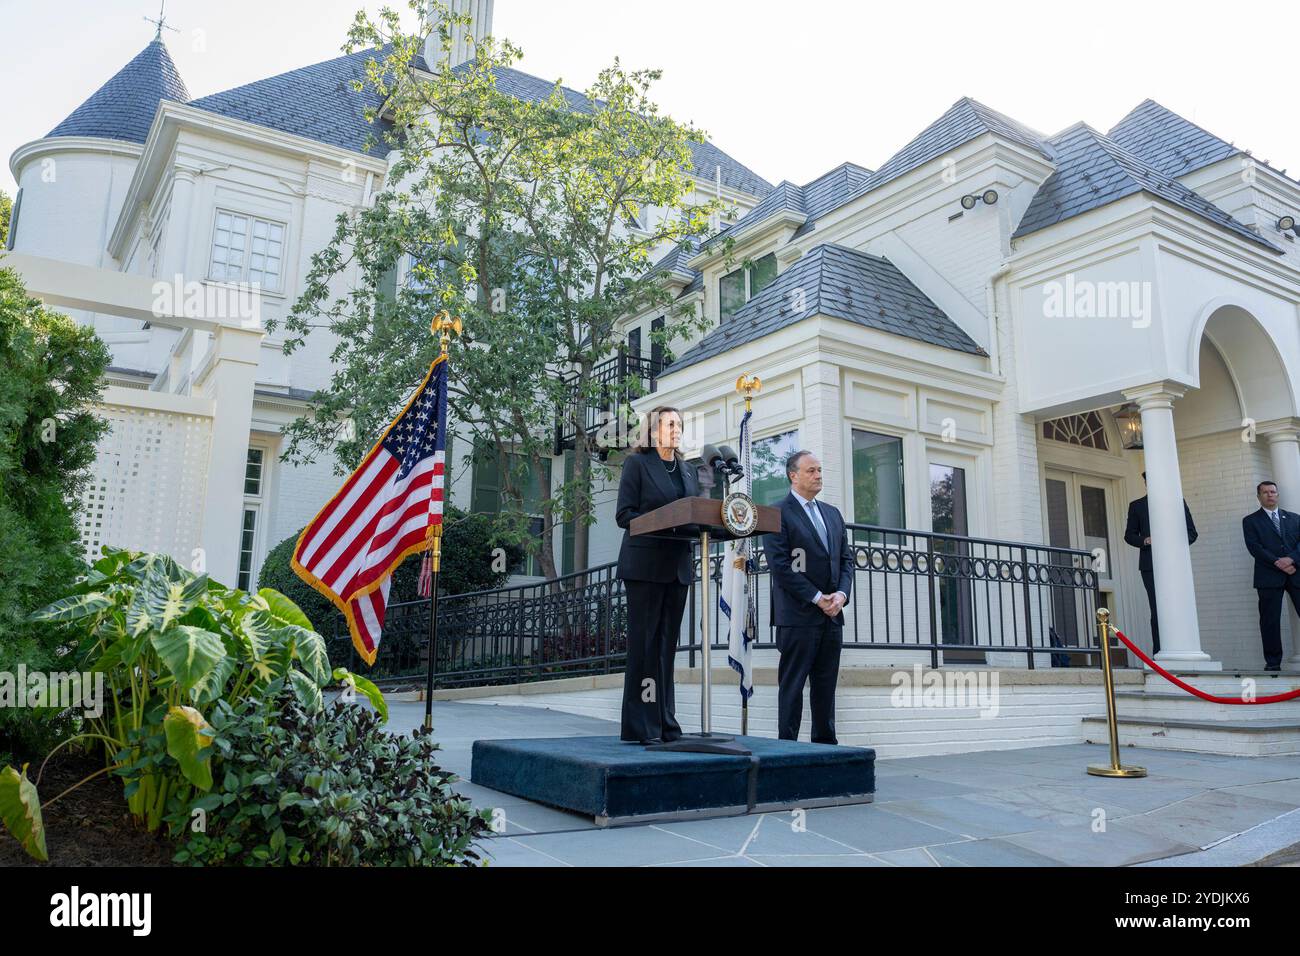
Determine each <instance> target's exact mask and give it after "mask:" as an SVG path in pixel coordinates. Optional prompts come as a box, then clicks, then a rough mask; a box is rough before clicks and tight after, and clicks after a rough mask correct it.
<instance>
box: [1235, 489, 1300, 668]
mask: <svg viewBox="0 0 1300 956" xmlns="http://www.w3.org/2000/svg"><path fill="white" fill-rule="evenodd" d="M1255 496H1256V497H1257V498H1259V506H1260V507H1259V510H1258V511H1255V512H1253V513H1251V514H1248V515H1246V517H1245V518H1243V519H1241V533H1242V535H1243V536H1244V537H1245V539H1246V550H1247V551H1249V552H1250V553H1251V556H1252V557H1254V559H1255V590H1256V591H1257V592H1258V593H1259V636H1260V639H1261V640H1262V641H1263V643H1264V670H1266V671H1280V670H1281V669H1282V598H1283V596H1284V595H1287V594H1289V595H1291V603H1292V604H1293V605H1295V609H1296V610H1297V611H1300V575H1297V573H1296V571H1297V569H1298V568H1300V515H1295V514H1292V513H1291V512H1290V511H1283V510H1282V509H1281V508H1279V507H1278V489H1277V485H1276V484H1275V483H1274V482H1271V481H1263V482H1260V484H1259V485H1258V486H1257V487H1256V488H1255Z"/></svg>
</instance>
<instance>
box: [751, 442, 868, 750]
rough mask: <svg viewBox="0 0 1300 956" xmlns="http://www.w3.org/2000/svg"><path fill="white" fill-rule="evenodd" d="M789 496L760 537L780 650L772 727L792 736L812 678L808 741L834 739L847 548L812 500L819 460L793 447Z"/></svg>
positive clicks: (838, 525)
mask: <svg viewBox="0 0 1300 956" xmlns="http://www.w3.org/2000/svg"><path fill="white" fill-rule="evenodd" d="M785 473H786V478H788V479H789V481H790V494H788V495H786V496H785V498H784V500H782V502H781V506H780V507H781V530H780V531H779V532H777V533H775V534H768V535H765V536H764V538H763V549H764V551H766V552H767V564H768V567H769V568H770V569H771V572H772V623H773V624H774V625H775V627H776V646H777V649H778V650H779V651H780V652H781V663H780V664H779V665H778V667H777V683H778V685H779V686H778V689H777V730H778V732H779V736H780V737H781V739H782V740H798V739H799V725H800V723H801V722H802V720H803V688H804V684H806V683H809V682H810V681H811V685H812V686H811V694H810V697H811V703H812V742H813V743H815V744H837V743H839V740H837V739H836V737H835V685H836V683H837V682H838V680H839V676H840V649H841V648H842V647H843V644H844V614H843V608H844V605H845V604H846V603H847V602H848V599H849V595H850V594H851V593H852V592H853V552H852V550H851V549H850V548H849V539H848V535H847V534H846V532H845V526H844V517H843V516H842V515H841V514H840V512H839V510H838V509H837V508H835V507H833V506H831V505H828V504H823V503H822V502H819V501H817V495H818V494H820V493H821V490H822V465H821V462H820V461H818V460H817V459H816V458H815V457H813V454H812V452H808V451H799V452H795V453H794V454H793V455H791V456H790V457H789V458H788V459H787V460H786V464H785Z"/></svg>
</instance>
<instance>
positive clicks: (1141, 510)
mask: <svg viewBox="0 0 1300 956" xmlns="http://www.w3.org/2000/svg"><path fill="white" fill-rule="evenodd" d="M1183 514H1184V515H1186V516H1187V543H1188V544H1195V543H1196V539H1197V538H1198V537H1200V535H1198V534H1197V532H1196V524H1195V522H1193V521H1192V509H1191V508H1189V507H1187V502H1186V501H1184V502H1183ZM1149 537H1151V508H1150V505H1149V504H1148V502H1147V496H1146V495H1143V496H1142V497H1141V498H1139V499H1138V500H1137V501H1132V502H1129V506H1128V526H1127V527H1126V528H1125V529H1124V540H1125V541H1127V542H1128V543H1129V544H1131V545H1133V547H1135V548H1138V549H1140V550H1141V552H1142V556H1141V557H1140V558H1138V569H1139V570H1141V571H1151V570H1153V569H1152V566H1151V545H1149V544H1143V543H1142V542H1143V541H1145V540H1146V539H1147V538H1149Z"/></svg>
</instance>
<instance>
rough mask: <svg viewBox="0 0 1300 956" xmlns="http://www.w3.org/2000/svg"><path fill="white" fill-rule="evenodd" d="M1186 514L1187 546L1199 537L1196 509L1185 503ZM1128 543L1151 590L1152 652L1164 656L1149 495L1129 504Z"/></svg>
mask: <svg viewBox="0 0 1300 956" xmlns="http://www.w3.org/2000/svg"><path fill="white" fill-rule="evenodd" d="M1146 480H1147V473H1146V472H1145V471H1144V472H1142V481H1143V482H1144V483H1145V482H1146ZM1183 514H1184V515H1186V516H1187V543H1188V544H1195V543H1196V539H1197V538H1198V537H1199V535H1198V534H1197V532H1196V524H1195V523H1194V522H1193V521H1192V509H1191V508H1189V507H1187V502H1186V500H1184V501H1183ZM1124 540H1125V541H1126V542H1128V543H1129V544H1131V545H1132V546H1133V547H1135V548H1137V549H1139V550H1140V551H1141V552H1142V554H1141V556H1140V557H1139V558H1138V570H1139V571H1141V572H1142V584H1143V586H1144V587H1145V588H1146V589H1147V604H1149V605H1150V606H1151V648H1152V650H1151V653H1152V654H1153V655H1155V654H1159V653H1160V617H1159V614H1158V613H1157V611H1156V575H1155V567H1154V565H1153V564H1152V563H1151V509H1150V507H1149V506H1148V502H1147V496H1146V495H1143V496H1142V497H1141V498H1139V499H1138V500H1137V501H1133V502H1130V503H1129V506H1128V526H1127V527H1126V528H1125V529H1124Z"/></svg>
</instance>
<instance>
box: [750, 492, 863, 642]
mask: <svg viewBox="0 0 1300 956" xmlns="http://www.w3.org/2000/svg"><path fill="white" fill-rule="evenodd" d="M817 508H818V510H819V511H820V513H821V516H822V520H823V521H824V522H826V531H827V533H828V535H829V536H830V539H831V553H829V554H828V553H827V551H826V545H824V544H823V543H822V536H821V535H820V534H819V533H818V532H817V529H816V528H815V527H814V526H813V523H812V519H811V518H809V517H808V512H806V511H805V510H804V507H803V505H802V504H801V503H800V502H799V499H797V498H796V497H795V496H794V493H793V492H791V493H790V494H788V495H786V496H785V499H784V500H783V501H782V502H781V530H780V531H779V532H776V533H775V534H766V535H764V536H763V550H764V551H765V552H766V553H767V566H768V568H769V570H770V571H771V573H772V624H773V625H774V626H776V627H809V626H813V625H817V624H821V623H822V622H823V621H825V620H826V615H825V614H824V613H823V612H822V609H821V608H819V607H818V606H817V605H816V604H814V603H813V602H812V600H813V598H814V597H816V596H817V592H818V591H821V592H822V594H834V593H835V592H836V591H843V592H844V596H845V597H850V596H852V594H853V549H852V548H850V547H849V536H848V533H847V531H846V530H845V527H844V516H843V515H841V514H840V512H839V509H838V508H836V507H835V506H833V505H828V504H826V503H825V502H822V501H818V502H817ZM799 549H802V550H803V554H804V558H805V561H804V570H803V571H802V572H799V571H796V570H794V566H793V565H794V561H795V554H796V552H797V551H798V550H799ZM834 620H835V623H836V624H839V625H841V626H842V625H843V624H844V613H843V612H840V613H839V614H837V615H836V616H835V618H834Z"/></svg>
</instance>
